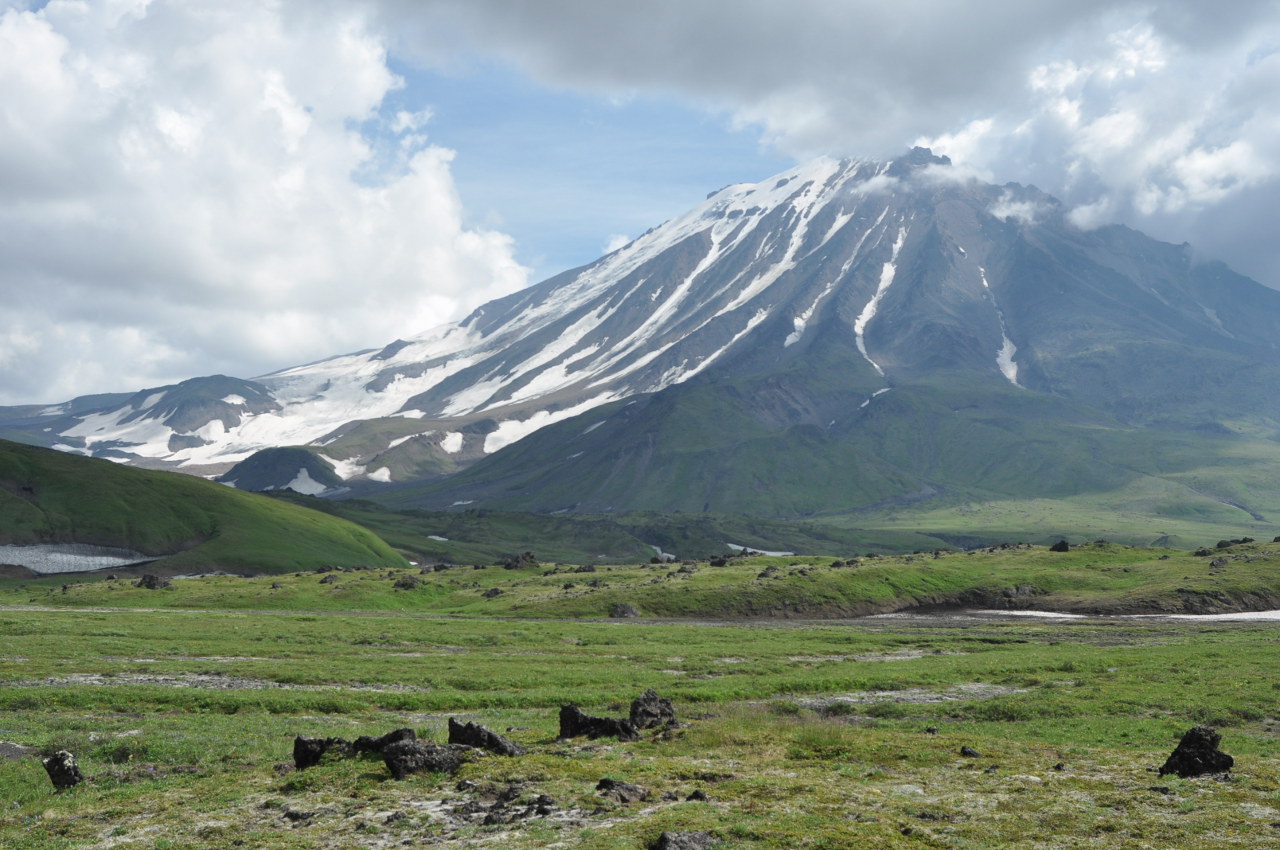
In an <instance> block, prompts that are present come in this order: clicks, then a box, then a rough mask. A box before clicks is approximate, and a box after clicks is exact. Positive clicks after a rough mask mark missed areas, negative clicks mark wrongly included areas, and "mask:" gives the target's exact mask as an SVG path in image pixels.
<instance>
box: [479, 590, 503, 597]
mask: <svg viewBox="0 0 1280 850" xmlns="http://www.w3.org/2000/svg"><path fill="white" fill-rule="evenodd" d="M502 593H503V591H502V588H500V587H491V588H489V589H488V590H486V591H485V592H484V593H482V594H480V595H481V596H483V597H484V598H485V599H493V598H494V597H495V596H501V595H502Z"/></svg>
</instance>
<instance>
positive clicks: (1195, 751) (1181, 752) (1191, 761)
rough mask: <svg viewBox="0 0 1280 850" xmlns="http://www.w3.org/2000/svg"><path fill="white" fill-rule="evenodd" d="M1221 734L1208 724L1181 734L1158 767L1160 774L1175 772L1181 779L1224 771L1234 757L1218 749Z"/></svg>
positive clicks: (1232, 763) (1230, 765)
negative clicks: (1174, 747)
mask: <svg viewBox="0 0 1280 850" xmlns="http://www.w3.org/2000/svg"><path fill="white" fill-rule="evenodd" d="M1221 741H1222V736H1221V735H1219V734H1218V733H1217V732H1215V731H1214V730H1213V729H1212V728H1210V727H1208V726H1196V727H1195V728H1194V729H1191V730H1189V731H1188V732H1187V734H1185V735H1183V736H1182V740H1181V741H1179V742H1178V746H1177V748H1176V749H1174V751H1173V753H1172V754H1171V755H1170V756H1169V758H1168V759H1166V760H1165V763H1164V765H1163V766H1162V767H1161V768H1160V775H1161V776H1164V775H1166V774H1169V773H1176V774H1177V775H1178V776H1181V777H1182V778H1183V779H1188V778H1190V777H1192V776H1203V775H1204V774H1206V773H1226V772H1227V771H1228V770H1230V769H1231V767H1232V765H1234V764H1235V759H1233V758H1232V757H1231V756H1229V755H1227V754H1226V753H1224V752H1221V751H1220V750H1219V749H1218V744H1219V742H1221Z"/></svg>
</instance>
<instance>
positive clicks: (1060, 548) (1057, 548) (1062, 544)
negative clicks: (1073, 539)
mask: <svg viewBox="0 0 1280 850" xmlns="http://www.w3.org/2000/svg"><path fill="white" fill-rule="evenodd" d="M1049 551H1050V552H1070V551H1071V544H1070V543H1068V542H1067V541H1065V540H1059V541H1058V542H1057V543H1055V544H1053V545H1052V546H1050V547H1049Z"/></svg>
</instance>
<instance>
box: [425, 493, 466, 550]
mask: <svg viewBox="0 0 1280 850" xmlns="http://www.w3.org/2000/svg"><path fill="white" fill-rule="evenodd" d="M454 504H463V503H462V502H454ZM465 504H468V505H469V504H471V503H470V502H466V503H465ZM427 539H428V540H439V541H440V542H441V543H448V542H449V538H448V537H441V536H440V535H439V534H428V535H427Z"/></svg>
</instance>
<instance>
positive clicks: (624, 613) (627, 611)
mask: <svg viewBox="0 0 1280 850" xmlns="http://www.w3.org/2000/svg"><path fill="white" fill-rule="evenodd" d="M609 616H610V617H613V618H614V619H615V620H620V619H623V618H625V617H639V616H640V611H639V610H638V609H637V608H636V606H634V605H632V604H631V603H629V602H615V603H613V607H612V608H610V609H609Z"/></svg>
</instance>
